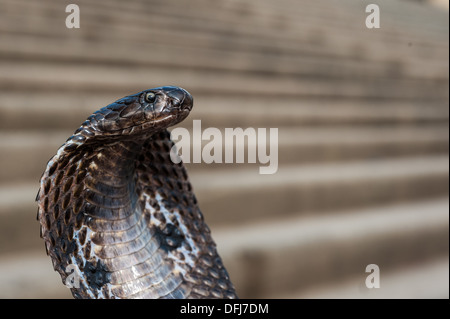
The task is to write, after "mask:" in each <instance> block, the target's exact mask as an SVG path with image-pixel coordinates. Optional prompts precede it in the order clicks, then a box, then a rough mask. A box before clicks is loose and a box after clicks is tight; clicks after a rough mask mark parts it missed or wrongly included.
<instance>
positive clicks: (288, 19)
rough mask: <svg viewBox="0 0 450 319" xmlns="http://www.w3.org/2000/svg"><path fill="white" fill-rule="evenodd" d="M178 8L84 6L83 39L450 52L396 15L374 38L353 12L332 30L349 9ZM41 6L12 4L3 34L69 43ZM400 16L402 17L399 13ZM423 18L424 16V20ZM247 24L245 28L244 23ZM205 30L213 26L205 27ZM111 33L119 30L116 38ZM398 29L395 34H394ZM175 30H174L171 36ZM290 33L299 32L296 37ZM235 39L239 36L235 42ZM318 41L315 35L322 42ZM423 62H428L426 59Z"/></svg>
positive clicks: (50, 11)
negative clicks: (30, 13) (357, 40)
mask: <svg viewBox="0 0 450 319" xmlns="http://www.w3.org/2000/svg"><path fill="white" fill-rule="evenodd" d="M175 5H176V8H174V7H173V5H171V4H170V3H164V4H163V5H162V6H161V5H158V4H153V5H152V6H141V7H139V8H136V9H133V6H132V5H130V4H129V3H127V6H125V7H123V6H115V7H112V8H109V6H106V7H105V6H104V5H103V4H102V5H101V7H99V6H97V5H96V4H92V3H80V6H81V7H83V8H85V10H84V13H83V26H84V28H85V29H83V30H80V32H79V33H82V34H84V32H85V31H86V30H87V31H88V32H87V33H86V37H87V38H89V37H94V38H98V39H100V38H101V39H104V40H105V39H110V40H113V39H115V40H116V41H117V40H118V37H119V38H120V40H122V39H123V40H124V41H134V42H139V41H138V39H142V38H144V37H147V38H148V37H152V38H154V39H155V40H154V41H153V42H161V41H163V42H165V43H169V42H170V41H172V43H173V42H178V43H183V44H184V45H183V46H184V47H189V46H205V45H211V44H212V45H215V46H216V47H223V48H224V49H227V48H235V49H240V48H244V47H249V45H250V47H254V48H257V47H258V46H259V47H263V48H264V49H266V50H269V49H270V48H269V47H268V46H267V43H268V42H270V43H271V45H272V47H273V46H274V47H280V48H286V49H288V50H291V51H297V52H308V51H315V52H317V53H321V51H322V52H323V47H325V50H326V51H328V52H329V53H332V54H335V52H339V53H340V54H341V55H342V54H345V53H346V54H354V52H357V50H354V47H355V38H358V37H364V38H367V37H370V40H369V41H365V42H364V49H363V51H364V54H369V55H370V56H371V57H372V58H376V57H378V58H380V56H381V57H388V56H387V55H385V50H381V49H380V46H379V45H376V42H385V43H387V44H388V47H389V49H390V51H391V58H392V53H393V54H397V53H398V54H399V55H397V57H398V58H399V60H400V57H403V59H406V60H410V59H411V57H415V58H416V59H417V58H418V57H423V52H422V51H423V50H425V51H426V52H427V53H428V54H429V55H428V57H429V58H430V57H431V56H430V54H431V55H432V56H435V57H437V56H436V54H438V56H440V57H441V58H443V57H445V53H439V51H442V50H443V51H445V52H448V48H446V46H445V38H444V37H443V35H444V34H445V29H443V28H442V29H441V30H440V29H436V28H435V29H433V30H432V32H426V36H424V35H419V36H417V32H412V31H411V29H413V30H415V29H418V30H419V33H422V32H423V31H421V30H422V29H423V28H425V29H427V28H429V27H428V25H429V23H427V24H425V23H422V24H423V28H420V27H419V26H418V25H420V22H419V23H417V22H418V20H417V19H416V23H415V24H413V25H408V27H406V26H403V27H402V26H400V27H396V25H395V22H396V21H397V20H398V14H397V16H392V17H390V19H389V17H386V18H384V25H385V27H384V28H383V29H380V31H379V32H376V33H375V32H373V33H370V34H368V33H367V32H365V31H366V30H365V27H364V26H363V25H362V24H361V21H360V20H361V19H359V18H358V16H357V15H355V14H348V13H347V14H345V15H344V16H343V17H341V20H344V21H345V22H344V23H342V22H341V23H340V24H337V26H335V27H333V28H332V27H330V26H328V25H329V22H330V21H331V22H333V21H334V20H339V17H336V12H345V10H337V11H333V12H334V16H330V17H328V16H324V14H323V12H321V11H315V12H314V13H313V14H307V13H306V12H305V11H304V10H303V8H302V11H301V12H299V13H296V14H295V15H293V14H292V13H291V12H290V11H286V12H283V10H282V9H281V8H282V6H276V7H272V8H271V7H264V6H261V5H257V4H256V3H255V4H250V5H249V4H247V5H246V6H245V8H246V9H245V10H246V11H247V12H246V15H247V19H242V13H241V14H239V13H236V12H233V10H232V8H233V7H232V6H231V7H230V6H226V5H225V6H224V7H223V8H214V5H213V6H211V5H206V6H205V5H203V6H202V10H196V9H195V7H196V5H195V4H193V5H189V6H187V7H184V6H183V5H182V4H180V3H176V4H175ZM197 5H199V4H197ZM238 5H239V4H238ZM42 6H43V5H42V3H39V4H38V3H36V4H34V5H33V4H31V3H29V2H26V3H24V2H19V1H16V2H14V4H13V5H9V6H6V12H7V13H8V14H7V15H6V17H5V18H6V19H4V21H3V23H1V22H0V28H1V29H2V30H3V31H4V32H5V33H7V32H8V31H9V32H12V33H16V34H17V32H18V31H19V30H21V32H22V33H25V34H26V33H30V32H35V33H36V32H39V33H41V34H40V35H41V36H45V35H46V36H48V37H51V36H53V37H56V36H58V37H62V38H63V37H64V36H62V35H63V34H67V35H71V36H74V35H73V33H72V34H70V33H68V31H69V32H70V30H67V29H65V28H57V27H56V25H57V24H60V23H61V19H58V18H57V17H58V13H59V14H62V8H61V7H58V6H55V5H54V4H53V3H48V6H46V7H45V8H41V7H42ZM349 6H351V5H349V4H347V7H349ZM353 7H357V8H358V9H359V10H360V13H361V15H365V12H364V8H365V7H363V6H361V5H356V6H355V5H354V4H353ZM39 8H41V9H42V10H41V11H42V15H41V17H40V19H41V20H40V19H39V17H37V18H35V19H34V20H30V19H24V17H25V16H26V15H25V14H24V13H26V12H28V11H33V10H36V9H39ZM86 8H87V9H86ZM280 9H281V10H280ZM322 9H324V8H322ZM181 10H182V11H181ZM217 10H221V11H220V12H221V18H220V19H217V18H216V19H211V18H210V17H211V16H217V15H216V14H215V13H216V12H217ZM99 11H101V16H99V13H98V12H99ZM326 11H328V14H329V12H331V10H330V9H329V8H328V10H326ZM118 12H120V15H118V14H117V13H118ZM181 12H182V14H181ZM33 13H34V12H33ZM397 13H401V11H400V12H397ZM43 14H45V15H43ZM148 14H152V16H153V18H152V19H148V18H147V16H148ZM299 14H300V15H301V16H302V17H303V18H302V19H298V16H299ZM325 15H326V13H325ZM385 15H386V16H389V15H390V14H389V13H385ZM311 16H312V18H311ZM419 17H420V18H421V16H420V15H419ZM439 18H441V20H442V21H445V20H444V17H443V16H441V15H439V14H437V15H435V19H439ZM42 19H45V20H42ZM223 19H225V20H223ZM325 19H326V20H327V22H328V23H327V24H324V23H323V20H325ZM22 20H23V21H22ZM243 20H244V21H246V22H243ZM419 21H420V20H419ZM39 22H40V23H39ZM334 24H336V23H334ZM205 25H207V26H208V27H205ZM386 25H387V26H386ZM352 26H353V27H352ZM111 28H112V29H113V30H114V32H110V31H111ZM392 29H394V30H396V32H392ZM155 30H158V31H157V33H155ZM174 30H175V31H176V32H173V31H174ZM262 30H264V31H262ZM291 30H295V33H294V32H292V31H291ZM337 30H339V31H337ZM385 30H388V31H385ZM280 31H282V32H280ZM19 32H20V31H19ZM217 34H220V35H221V38H222V39H223V41H221V42H218V41H214V37H215V36H217ZM237 34H238V35H239V37H236V35H237ZM154 35H157V36H154ZM312 35H316V39H314V37H313V36H312ZM439 36H440V37H439ZM405 38H408V39H409V40H410V41H414V43H415V44H416V45H415V46H414V47H409V46H408V45H405V44H407V42H406V41H405ZM436 38H437V39H436ZM187 39H189V41H188V40H187ZM268 39H271V41H268ZM241 40H245V41H241ZM433 40H434V41H433ZM299 43H301V45H299ZM360 45H361V44H360ZM309 47H310V48H309ZM394 48H395V50H394ZM340 51H343V52H342V53H341V52H340ZM375 51H376V52H375ZM402 51H403V52H404V53H402ZM310 53H312V52H310ZM431 60H432V59H431ZM411 61H412V60H411ZM424 62H425V63H426V61H424Z"/></svg>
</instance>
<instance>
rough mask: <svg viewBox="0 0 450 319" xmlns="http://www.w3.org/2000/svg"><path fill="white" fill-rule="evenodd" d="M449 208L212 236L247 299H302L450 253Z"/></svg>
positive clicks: (406, 208) (401, 208) (422, 207)
mask: <svg viewBox="0 0 450 319" xmlns="http://www.w3.org/2000/svg"><path fill="white" fill-rule="evenodd" d="M448 205H449V202H448V199H442V200H435V201H429V202H422V203H410V204H404V205H398V206H391V207H389V206H386V207H379V208H364V209H361V210H358V211H355V212H349V213H343V212H341V213H339V214H333V215H329V216H321V217H319V216H314V217H310V218H296V219H289V220H280V221H278V222H275V221H270V222H267V223H264V224H262V223H261V224H260V223H259V222H258V221H254V222H253V223H252V225H251V226H233V228H230V229H224V230H223V231H220V230H218V229H217V230H215V229H213V230H212V231H213V236H214V238H215V240H216V242H217V245H218V251H219V252H220V254H221V255H222V257H223V259H224V264H225V266H226V267H227V269H228V272H229V273H230V276H231V279H232V280H233V282H234V283H235V286H236V289H237V291H238V294H239V296H240V297H241V298H270V297H272V298H273V297H274V296H276V295H280V296H286V295H288V294H289V292H291V293H295V294H296V295H297V296H298V295H301V294H303V293H307V292H308V291H310V290H311V289H312V288H314V287H320V286H323V285H324V284H327V285H330V284H332V283H338V282H342V281H343V280H344V278H346V277H355V276H360V277H359V278H364V279H365V278H366V276H367V275H368V274H367V273H365V269H366V266H367V265H369V264H377V265H378V266H379V268H380V273H381V276H383V275H384V274H385V273H387V272H388V271H389V269H391V268H395V267H397V268H398V267H406V266H407V265H409V264H411V263H414V262H421V261H422V262H423V261H424V260H428V259H434V258H436V257H438V256H445V255H448V249H449V244H448V236H449V208H448V207H449V206H448ZM447 273H448V272H447ZM447 275H448V274H447ZM383 278H384V277H381V284H384V283H386V285H388V284H387V282H386V281H385V280H386V279H385V278H384V279H383ZM443 280H445V278H443ZM363 282H364V281H363ZM417 288H418V287H416V289H417ZM281 294H282V295H281Z"/></svg>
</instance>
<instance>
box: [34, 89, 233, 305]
mask: <svg viewBox="0 0 450 319" xmlns="http://www.w3.org/2000/svg"><path fill="white" fill-rule="evenodd" d="M192 106H193V99H192V97H191V95H190V94H189V93H188V92H187V91H185V90H184V89H181V88H178V87H172V86H168V87H167V86H166V87H159V88H154V89H150V90H145V91H143V92H140V93H137V94H134V95H130V96H127V97H124V98H122V99H119V100H117V101H116V102H114V103H112V104H110V105H108V106H106V107H104V108H102V109H100V110H98V111H96V112H95V113H93V114H92V115H91V116H89V117H88V118H87V120H86V121H85V122H84V123H83V124H82V125H81V127H80V128H78V129H77V130H76V131H75V132H74V134H73V135H72V136H71V137H69V138H68V140H67V141H66V142H65V143H64V144H63V145H62V146H61V147H60V148H59V150H58V151H57V153H56V155H55V156H54V157H53V158H51V159H50V160H49V162H48V164H47V167H46V170H45V171H44V173H43V175H42V177H41V180H40V189H39V192H38V195H37V197H36V201H37V202H38V206H39V207H38V216H37V218H38V220H39V222H40V234H41V237H42V238H43V239H44V241H45V248H46V251H47V255H49V256H50V257H51V260H52V262H53V267H54V269H55V270H56V271H57V272H58V273H59V274H60V275H61V278H62V281H63V283H64V284H66V285H68V286H70V287H71V291H72V294H73V296H74V297H75V298H95V299H97V298H236V293H235V289H234V287H233V284H232V283H231V281H230V278H229V275H228V273H227V271H226V269H225V268H224V266H223V263H222V260H221V258H220V257H219V255H218V253H217V250H216V245H215V243H214V241H213V239H212V237H211V233H210V230H209V228H208V226H207V225H206V223H205V221H204V218H203V215H202V213H201V211H200V209H199V207H198V203H197V200H196V197H195V195H194V193H193V190H192V186H191V184H190V182H189V179H188V175H187V173H186V169H185V167H184V165H183V164H182V163H181V162H180V163H178V164H175V163H174V162H173V161H172V160H171V158H170V151H171V149H172V147H173V145H174V144H173V142H172V141H171V139H170V134H169V132H168V131H167V128H168V127H170V126H172V125H175V124H177V123H179V122H181V121H182V120H183V119H185V118H186V117H187V115H188V114H189V112H190V110H191V109H192Z"/></svg>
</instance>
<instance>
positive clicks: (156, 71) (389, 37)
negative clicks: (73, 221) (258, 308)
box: [0, 0, 449, 298]
mask: <svg viewBox="0 0 450 319" xmlns="http://www.w3.org/2000/svg"><path fill="white" fill-rule="evenodd" d="M66 2H67V1H66ZM66 2H61V3H56V2H55V1H50V0H41V1H34V2H30V1H25V0H0V112H1V115H2V116H1V117H0V154H1V156H0V167H1V168H2V169H1V171H0V287H1V288H0V297H2V298H5V297H12V298H15V297H20V298H66V297H70V296H71V295H70V292H69V291H68V290H67V289H66V288H64V286H63V285H62V284H61V280H60V278H59V275H58V274H57V273H56V272H54V271H53V270H52V266H51V262H50V259H49V258H48V257H47V256H46V255H45V250H44V245H43V241H42V240H41V239H40V238H39V226H38V223H37V222H36V220H35V214H36V209H37V206H36V204H35V203H34V198H35V195H36V192H37V189H38V180H39V178H40V175H41V174H42V172H43V170H44V168H45V164H46V162H47V160H48V159H49V158H50V157H51V156H53V155H54V153H55V152H56V150H57V148H58V147H59V146H60V145H61V144H62V143H63V142H64V141H65V139H66V138H67V137H68V136H70V134H71V133H72V132H73V131H74V130H75V129H76V128H77V127H78V126H79V125H80V124H81V123H82V122H83V121H84V119H85V118H86V117H87V116H88V115H90V114H91V113H92V112H93V111H95V110H97V109H98V108H100V107H102V106H105V105H107V104H108V103H110V102H112V101H114V100H116V99H117V98H119V97H122V96H124V95H127V94H131V93H135V92H138V91H140V90H143V89H147V88H151V87H155V86H160V85H170V84H173V85H178V86H182V87H184V88H186V89H187V90H189V91H190V92H191V93H192V95H193V96H194V99H195V106H194V110H193V112H192V113H191V115H190V117H189V118H188V119H187V120H186V121H185V122H184V123H182V125H181V126H183V127H187V128H189V129H190V128H191V126H192V120H194V119H197V120H201V121H202V128H207V127H218V128H220V129H224V128H235V127H242V128H247V127H253V128H258V127H261V128H264V127H265V128H270V127H274V128H278V129H279V149H278V158H279V169H278V172H277V173H276V174H274V175H259V174H258V168H259V166H260V164H187V166H188V171H189V174H190V176H191V180H192V183H193V186H194V190H195V192H196V194H197V197H198V201H199V203H200V207H201V209H202V211H203V213H204V215H205V218H206V221H207V222H208V224H209V225H210V227H211V229H212V231H213V236H214V238H215V239H216V242H217V244H218V249H219V252H220V253H221V255H222V257H223V259H224V262H225V265H226V266H227V268H228V270H229V272H230V275H231V277H232V280H233V281H234V283H235V285H236V288H237V290H238V294H239V296H240V297H243V298H352V297H353V298H354V297H357V298H380V297H381V298H383V297H389V298H409V297H411V298H415V297H421V298H443V297H444V298H448V251H449V247H448V246H449V245H448V236H449V202H448V182H449V181H448V180H449V178H448V177H449V166H448V160H449V156H448V150H449V136H448V130H449V106H448V103H449V89H448V85H449V74H448V67H449V59H448V54H449V47H448V43H449V42H448V35H449V33H448V32H449V23H448V11H443V10H441V9H438V8H436V7H433V6H428V5H426V4H424V3H416V2H414V1H400V0H399V1H393V0H390V1H387V0H386V1H381V0H372V1H356V2H355V1H352V0H341V1H333V0H320V1H319V0H318V1H298V0H280V1H270V0H249V1H245V2H243V1H237V0H217V1H206V0H190V1H175V0H165V1H162V0H155V1H144V0H132V1H127V2H124V1H118V0H113V1H105V2H103V1H87V0H79V1H76V3H77V4H78V5H79V6H80V10H81V28H80V29H77V30H75V29H72V30H69V29H66V28H65V24H64V21H65V18H66V16H67V14H66V13H65V6H66V5H67V4H69V3H70V2H67V3H66ZM369 3H377V4H379V6H380V10H381V28H380V29H377V30H375V29H371V30H369V29H367V28H366V27H365V24H364V21H365V18H366V13H365V6H366V5H367V4H369ZM368 264H377V265H378V266H379V267H380V270H381V288H380V289H377V290H376V291H375V290H374V289H367V288H366V287H365V285H364V282H365V279H366V276H367V275H368V274H367V273H365V268H366V266H367V265H368ZM440 279H442V280H440ZM419 289H420V291H419Z"/></svg>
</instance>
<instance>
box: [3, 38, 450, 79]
mask: <svg viewBox="0 0 450 319" xmlns="http://www.w3.org/2000/svg"><path fill="white" fill-rule="evenodd" d="M2 39H3V43H8V45H2V44H0V57H3V60H4V61H5V62H6V61H8V60H32V61H33V60H37V61H39V60H43V61H49V60H51V61H55V62H56V61H77V62H78V63H85V64H93V63H95V64H97V65H123V66H130V65H143V66H145V65H148V66H152V65H156V66H158V65H159V66H166V67H167V68H178V69H192V68H196V69H200V70H202V69H210V70H215V71H216V72H248V73H255V74H259V75H261V76H268V75H270V76H276V75H277V74H282V75H291V76H298V77H330V78H348V77H351V78H353V79H355V80H356V79H358V78H367V77H383V78H389V77H391V78H392V77H395V78H398V77H412V78H422V79H430V80H437V79H438V80H442V79H448V73H447V72H446V71H445V68H443V63H447V64H448V62H445V61H442V59H427V60H425V61H423V62H422V61H421V63H417V61H409V60H405V59H398V60H395V61H394V60H393V59H392V57H390V58H389V59H387V60H385V61H383V60H375V61H367V60H366V59H351V57H345V56H342V57H336V58H334V59H330V58H328V57H323V56H320V55H311V54H309V55H308V54H306V53H305V54H299V55H287V54H283V53H282V52H280V56H278V57H277V59H276V63H274V62H275V61H274V60H275V59H274V56H273V54H270V53H268V52H264V51H258V52H239V51H229V50H221V49H213V48H198V47H185V46H180V45H179V44H177V43H173V44H160V43H145V42H144V43H137V44H136V50H135V51H133V54H132V55H130V51H129V49H128V46H119V47H117V45H116V43H115V42H111V43H110V42H102V41H99V42H96V43H90V42H81V43H80V42H79V41H71V40H70V38H67V39H61V40H58V41H55V39H48V38H37V37H35V36H30V35H22V36H20V37H18V36H17V35H7V34H5V35H3V36H2ZM149 50H150V51H151V54H148V51H149ZM179 50H183V56H182V57H180V56H179Z"/></svg>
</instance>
